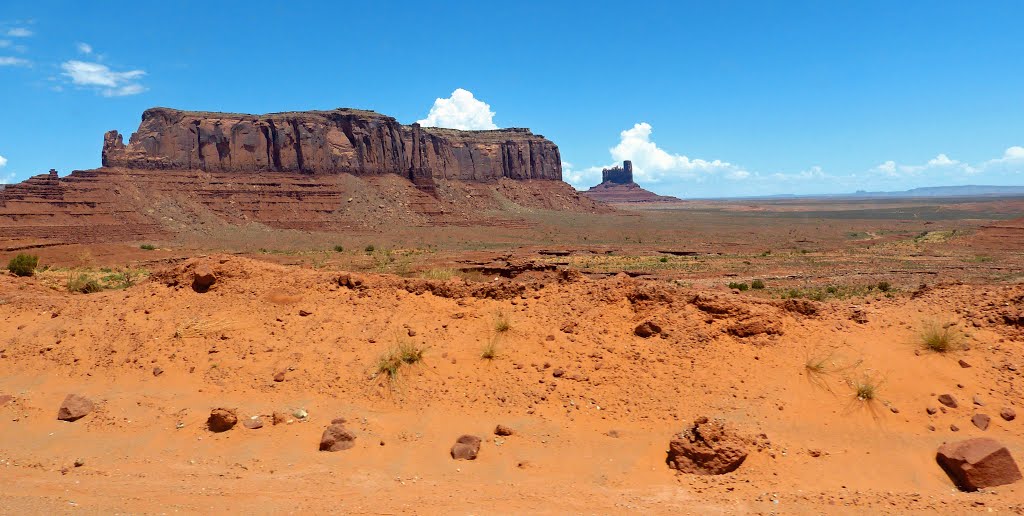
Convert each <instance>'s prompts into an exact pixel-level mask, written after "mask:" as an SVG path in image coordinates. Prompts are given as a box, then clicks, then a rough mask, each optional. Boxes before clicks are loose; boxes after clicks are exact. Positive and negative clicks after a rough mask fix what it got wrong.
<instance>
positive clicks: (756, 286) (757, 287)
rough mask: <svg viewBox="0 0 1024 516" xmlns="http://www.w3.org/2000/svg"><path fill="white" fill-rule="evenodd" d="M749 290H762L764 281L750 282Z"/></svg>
mask: <svg viewBox="0 0 1024 516" xmlns="http://www.w3.org/2000/svg"><path fill="white" fill-rule="evenodd" d="M750 288H752V289H754V290H764V281H763V280H759V279H756V280H754V281H751V282H750Z"/></svg>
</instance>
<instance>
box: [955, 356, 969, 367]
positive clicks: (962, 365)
mask: <svg viewBox="0 0 1024 516" xmlns="http://www.w3.org/2000/svg"><path fill="white" fill-rule="evenodd" d="M958 363H959V364H960V367H962V368H964V369H967V368H968V367H971V364H968V363H967V361H966V360H964V359H962V358H961V359H960V360H959V362H958Z"/></svg>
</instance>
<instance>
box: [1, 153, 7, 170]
mask: <svg viewBox="0 0 1024 516" xmlns="http://www.w3.org/2000/svg"><path fill="white" fill-rule="evenodd" d="M6 166H7V158H5V157H3V156H0V168H4V167H6Z"/></svg>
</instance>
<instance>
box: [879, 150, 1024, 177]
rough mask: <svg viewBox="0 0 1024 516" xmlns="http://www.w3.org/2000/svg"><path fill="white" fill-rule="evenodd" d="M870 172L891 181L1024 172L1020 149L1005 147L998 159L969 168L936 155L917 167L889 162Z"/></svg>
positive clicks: (1022, 154)
mask: <svg viewBox="0 0 1024 516" xmlns="http://www.w3.org/2000/svg"><path fill="white" fill-rule="evenodd" d="M871 172H874V173H876V174H882V175H885V176H888V177H892V178H904V177H920V176H929V177H942V178H949V179H955V178H957V177H959V178H963V179H967V178H969V177H971V176H977V175H980V174H985V173H1013V174H1019V173H1022V172H1024V147H1020V146H1016V145H1015V146H1013V147H1009V148H1007V149H1006V150H1005V151H1004V152H1003V155H1002V157H999V158H994V159H990V160H986V161H982V162H980V163H977V164H973V165H972V164H970V163H966V162H963V161H960V160H957V159H952V158H950V157H949V156H947V155H945V154H939V155H938V156H935V157H934V158H932V159H930V160H928V161H927V162H925V163H923V164H920V165H906V164H899V163H896V162H895V161H893V160H889V161H886V162H884V163H882V164H881V165H878V166H876V167H874V168H872V169H871Z"/></svg>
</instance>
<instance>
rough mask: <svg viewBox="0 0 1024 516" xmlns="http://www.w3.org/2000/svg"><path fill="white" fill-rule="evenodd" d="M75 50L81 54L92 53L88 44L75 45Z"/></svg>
mask: <svg viewBox="0 0 1024 516" xmlns="http://www.w3.org/2000/svg"><path fill="white" fill-rule="evenodd" d="M75 48H77V49H78V51H79V52H81V53H83V54H91V53H92V45H90V44H88V43H75Z"/></svg>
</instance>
